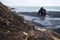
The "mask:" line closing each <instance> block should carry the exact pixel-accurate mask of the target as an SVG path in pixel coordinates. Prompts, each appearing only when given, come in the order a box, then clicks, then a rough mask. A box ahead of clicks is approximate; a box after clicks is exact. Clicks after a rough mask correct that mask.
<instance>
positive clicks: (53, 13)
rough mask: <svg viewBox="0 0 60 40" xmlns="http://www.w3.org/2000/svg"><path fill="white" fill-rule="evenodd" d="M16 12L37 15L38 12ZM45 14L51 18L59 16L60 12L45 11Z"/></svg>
mask: <svg viewBox="0 0 60 40" xmlns="http://www.w3.org/2000/svg"><path fill="white" fill-rule="evenodd" d="M17 14H18V15H19V14H22V15H28V16H34V17H39V16H38V12H18V13H17ZM46 15H49V16H50V17H52V18H60V12H57V11H47V13H46Z"/></svg>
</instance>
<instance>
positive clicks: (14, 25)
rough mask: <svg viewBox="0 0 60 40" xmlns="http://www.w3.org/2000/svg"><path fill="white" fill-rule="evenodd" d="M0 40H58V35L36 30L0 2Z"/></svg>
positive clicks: (59, 37) (59, 38) (45, 30)
mask: <svg viewBox="0 0 60 40" xmlns="http://www.w3.org/2000/svg"><path fill="white" fill-rule="evenodd" d="M0 40H60V35H59V34H57V33H55V32H53V31H50V30H47V29H44V28H42V29H39V30H36V29H35V25H33V24H32V23H31V22H26V21H25V20H24V17H22V16H19V15H17V14H16V12H13V11H11V9H9V8H8V7H7V6H5V5H3V4H2V3H1V2H0Z"/></svg>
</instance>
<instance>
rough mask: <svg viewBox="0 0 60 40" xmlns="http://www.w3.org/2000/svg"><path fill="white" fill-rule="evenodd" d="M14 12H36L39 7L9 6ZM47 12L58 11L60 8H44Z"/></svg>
mask: <svg viewBox="0 0 60 40" xmlns="http://www.w3.org/2000/svg"><path fill="white" fill-rule="evenodd" d="M11 8H15V9H14V10H15V11H16V12H38V10H39V9H40V8H41V7H39V6H11ZM44 8H45V9H46V10H47V11H60V6H45V7H44Z"/></svg>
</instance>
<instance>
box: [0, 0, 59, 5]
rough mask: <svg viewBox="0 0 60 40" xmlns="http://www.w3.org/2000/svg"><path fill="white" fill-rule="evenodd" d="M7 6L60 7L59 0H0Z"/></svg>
mask: <svg viewBox="0 0 60 40" xmlns="http://www.w3.org/2000/svg"><path fill="white" fill-rule="evenodd" d="M0 1H1V2H2V3H4V4H5V5H7V6H60V0H0Z"/></svg>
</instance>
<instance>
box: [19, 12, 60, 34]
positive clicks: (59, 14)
mask: <svg viewBox="0 0 60 40" xmlns="http://www.w3.org/2000/svg"><path fill="white" fill-rule="evenodd" d="M18 15H23V16H24V17H25V16H30V17H37V18H38V19H39V17H40V16H38V14H37V12H19V13H18ZM47 15H49V16H50V17H51V18H52V19H51V20H55V19H54V18H60V12H57V11H47ZM47 17H48V16H47ZM34 20H36V18H35V19H33V21H30V20H26V21H30V22H32V23H33V24H35V25H36V26H39V27H47V26H45V25H43V24H40V23H37V22H34ZM56 20H57V19H56ZM56 20H55V21H54V22H55V23H57V24H55V25H56V26H55V25H53V26H52V27H51V29H52V30H53V31H56V32H58V33H60V32H59V31H58V30H60V29H59V28H60V27H57V25H60V23H59V24H58V21H59V20H57V21H56ZM52 22H53V21H52ZM59 22H60V21H59ZM51 24H53V23H51ZM56 27H57V28H56ZM48 28H49V29H50V27H48Z"/></svg>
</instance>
